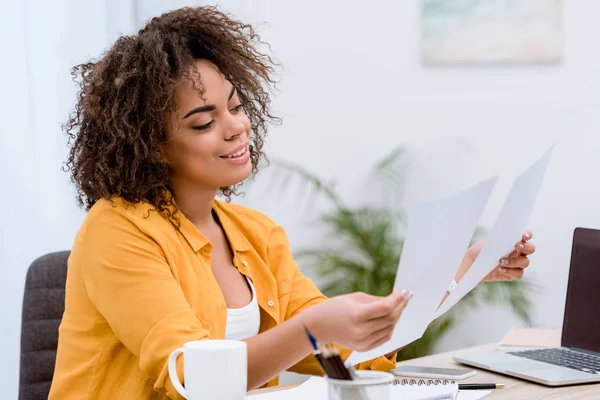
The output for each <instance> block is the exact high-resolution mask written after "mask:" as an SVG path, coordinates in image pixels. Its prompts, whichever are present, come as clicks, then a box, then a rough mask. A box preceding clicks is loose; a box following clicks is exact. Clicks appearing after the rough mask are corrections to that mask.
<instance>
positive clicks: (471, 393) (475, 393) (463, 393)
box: [457, 390, 492, 400]
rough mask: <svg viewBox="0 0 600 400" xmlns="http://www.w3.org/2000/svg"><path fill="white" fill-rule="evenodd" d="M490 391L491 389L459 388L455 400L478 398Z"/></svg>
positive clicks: (473, 399) (476, 399)
mask: <svg viewBox="0 0 600 400" xmlns="http://www.w3.org/2000/svg"><path fill="white" fill-rule="evenodd" d="M490 393H492V391H491V390H460V391H459V392H458V397H457V400H479V399H482V398H484V397H485V396H487V395H488V394H490Z"/></svg>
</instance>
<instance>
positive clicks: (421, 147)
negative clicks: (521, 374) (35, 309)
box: [0, 0, 600, 398]
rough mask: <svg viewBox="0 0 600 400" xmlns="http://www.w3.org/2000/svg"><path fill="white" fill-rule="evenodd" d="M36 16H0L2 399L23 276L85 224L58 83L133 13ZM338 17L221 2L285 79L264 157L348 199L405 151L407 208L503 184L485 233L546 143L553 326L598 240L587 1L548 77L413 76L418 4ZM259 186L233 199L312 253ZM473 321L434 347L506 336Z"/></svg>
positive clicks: (522, 72)
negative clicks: (584, 234) (579, 249)
mask: <svg viewBox="0 0 600 400" xmlns="http://www.w3.org/2000/svg"><path fill="white" fill-rule="evenodd" d="M46 3H47V2H43V1H30V2H20V1H18V0H15V1H8V2H3V3H2V6H0V7H1V8H0V9H1V10H2V15H3V16H6V18H3V24H0V29H1V31H0V33H1V35H0V37H1V38H2V39H1V40H2V48H3V49H4V57H3V61H4V62H3V63H1V64H0V65H1V66H0V70H1V71H2V74H0V77H1V78H0V79H2V88H3V94H2V97H1V98H0V99H1V100H0V105H1V107H0V110H2V111H0V112H1V113H2V124H1V125H0V165H1V169H0V174H1V175H0V179H1V180H2V182H3V183H4V185H3V188H4V189H3V191H2V194H3V196H1V197H0V209H1V210H3V211H4V218H3V224H2V228H1V229H0V232H1V233H0V265H1V268H2V274H3V275H2V276H3V277H5V279H3V280H2V282H1V283H0V285H1V289H0V296H1V297H0V315H2V317H3V325H4V329H3V330H2V331H1V332H0V343H1V347H0V349H1V350H0V354H1V355H2V358H1V359H0V385H1V386H2V387H3V389H4V394H5V396H6V397H7V398H15V397H16V392H17V381H18V354H19V335H20V312H21V311H20V307H21V301H22V287H23V283H24V277H25V273H26V269H27V266H28V265H29V263H30V262H31V261H32V260H33V259H34V258H36V257H37V256H39V255H41V254H44V253H46V252H49V251H54V250H60V249H65V248H68V247H69V246H70V245H71V243H72V240H73V236H74V234H75V232H76V231H77V229H78V226H79V223H80V221H81V219H82V217H83V214H82V213H81V212H79V211H77V208H76V207H75V205H74V202H73V193H72V187H71V186H69V185H68V182H67V177H66V176H65V175H66V174H64V173H62V172H60V171H59V168H60V163H61V161H62V160H64V155H65V150H64V147H63V146H64V143H65V140H64V135H63V134H62V133H61V131H60V129H59V125H60V123H61V122H63V121H64V120H65V118H66V113H67V111H68V109H69V106H70V104H72V102H73V97H72V96H73V95H74V91H73V88H72V86H70V84H69V79H70V78H69V76H68V70H69V67H70V66H71V65H73V64H75V63H77V62H81V61H84V60H85V59H86V57H89V56H93V55H97V54H99V52H100V51H101V50H102V49H103V48H105V46H106V45H107V44H108V43H110V42H111V41H112V40H114V38H115V37H116V35H117V32H118V31H125V32H127V31H128V29H127V28H125V27H126V26H127V25H128V24H129V23H130V22H129V21H130V20H131V19H130V17H129V16H128V15H129V14H128V13H133V11H132V9H131V8H128V7H127V6H123V3H122V2H118V1H116V0H110V1H107V2H106V3H102V2H85V4H81V2H76V1H74V0H62V1H59V2H53V4H52V5H50V4H49V3H48V4H46ZM165 3H167V2H158V1H151V0H139V2H138V6H137V8H136V10H137V11H136V12H137V15H138V17H139V20H140V21H141V20H145V19H147V18H149V17H151V16H153V15H157V14H158V13H160V12H162V11H164V10H165V9H166V8H171V6H172V7H177V6H181V5H184V4H190V3H189V2H184V1H181V0H177V1H171V2H169V3H168V4H167V5H165ZM349 3H350V2H340V1H338V2H331V1H329V2H327V1H314V0H305V1H302V2H282V1H267V0H255V1H253V2H252V3H251V6H250V5H249V3H248V2H242V1H239V2H238V1H235V0H229V1H227V2H224V3H222V4H223V5H224V6H225V7H228V8H229V9H230V10H231V11H234V12H235V13H236V14H238V15H241V16H244V17H245V18H247V19H248V20H249V21H251V22H257V21H266V22H268V25H267V24H265V25H263V26H262V31H263V32H264V34H263V38H264V39H265V40H267V41H269V42H270V43H271V45H272V47H273V49H274V50H275V52H276V54H277V57H278V58H279V59H280V61H282V62H283V64H284V66H285V71H284V72H283V80H282V83H281V85H280V93H279V95H278V97H277V99H276V107H277V110H278V111H279V113H280V114H282V115H284V117H285V122H284V124H283V125H282V126H281V127H279V128H278V129H277V130H276V131H275V132H273V133H272V134H271V136H270V138H269V145H268V147H267V150H268V152H269V154H271V155H272V156H273V157H277V158H283V159H289V160H292V161H295V162H299V163H301V164H303V165H305V166H306V167H308V168H310V169H312V170H314V171H316V172H318V173H320V174H321V175H322V176H325V177H331V178H332V179H335V180H337V181H338V182H339V184H340V186H341V189H342V190H343V191H344V192H345V193H346V194H347V195H348V197H350V196H355V195H356V194H357V193H360V182H361V180H362V178H363V177H364V174H365V170H366V169H367V168H368V167H369V166H371V165H372V163H373V162H374V161H375V160H377V159H379V158H380V157H381V156H382V155H383V154H384V153H386V152H387V150H388V149H389V148H391V147H392V146H395V145H397V144H403V143H405V144H408V145H410V146H411V148H412V149H414V151H415V167H414V170H413V173H412V174H411V175H410V181H409V185H408V189H409V191H408V197H407V202H408V203H409V204H410V203H413V202H415V201H418V200H421V199H427V198H432V197H436V196H441V195H445V194H448V193H451V192H454V191H457V190H460V189H463V188H465V187H467V186H468V185H469V184H471V183H473V182H475V181H477V180H479V179H483V178H485V177H488V176H490V175H492V174H496V173H500V174H501V175H502V177H503V178H502V179H503V180H502V181H501V182H500V185H499V187H498V190H497V192H496V193H495V194H494V197H493V199H492V202H491V203H490V206H489V209H488V210H486V212H485V216H484V221H483V222H484V225H486V226H488V227H490V226H491V224H492V223H493V221H494V218H495V216H496V215H497V213H498V211H499V208H500V206H501V204H502V201H503V197H504V196H505V195H506V192H507V190H508V185H509V184H510V182H511V179H512V178H514V176H515V174H516V173H518V172H519V171H520V170H521V169H522V168H524V167H525V166H527V165H528V164H529V163H530V162H531V161H533V160H534V159H535V158H536V157H538V156H539V155H540V154H541V152H542V151H543V150H544V149H545V148H546V147H547V146H548V145H549V144H550V143H554V142H556V143H557V148H556V151H555V154H554V158H553V160H552V164H551V166H550V169H549V171H548V175H547V178H546V181H545V184H544V186H543V188H542V190H541V192H540V195H539V200H538V202H537V205H536V208H535V211H534V214H533V216H532V218H531V223H530V226H531V227H532V228H533V229H534V231H535V234H536V244H537V245H538V248H539V250H538V252H537V253H536V255H535V256H534V257H533V265H532V267H531V270H530V271H529V275H530V276H532V277H534V278H535V279H536V280H537V281H538V282H539V283H540V284H541V285H542V286H543V291H542V292H541V293H539V294H538V295H536V300H537V307H536V311H535V321H536V323H537V324H538V325H540V326H559V325H560V324H561V321H562V312H563V302H564V292H565V285H566V280H565V278H566V274H567V269H568V262H569V256H570V240H571V234H572V230H573V228H574V227H575V226H579V225H582V226H589V227H596V228H597V227H600V213H599V212H597V210H596V205H597V204H600V189H599V186H598V185H596V181H597V174H596V171H599V170H600V158H599V157H598V156H597V154H598V151H599V150H600V136H599V135H597V132H598V130H599V128H600V113H599V112H598V110H599V109H600V52H599V50H598V49H600V25H599V24H597V23H596V21H595V19H596V16H597V15H600V2H598V1H595V0H578V1H565V3H566V4H565V16H566V18H565V24H566V48H565V61H564V62H563V63H562V64H561V65H558V66H553V67H533V66H530V67H511V68H493V67H490V68H446V69H444V68H424V67H422V66H421V65H420V62H419V48H418V41H419V1H417V0H411V1H401V2H388V1H383V0H379V1H371V2H369V3H368V7H367V6H365V3H358V4H356V5H351V4H349ZM118 7H121V9H119V11H118V12H114V10H115V9H116V8H118ZM111 10H113V11H111ZM111 12H114V14H111ZM110 15H112V17H110ZM90 16H93V17H90ZM117 17H118V18H117ZM138 23H139V21H138ZM128 28H131V27H128ZM28 49H29V50H28ZM7 55H9V56H7ZM57 55H58V56H57ZM6 60H10V61H9V62H7V61H6ZM64 88H67V89H64ZM264 185H265V183H264V182H261V181H259V182H258V183H257V186H256V188H255V189H254V190H253V191H252V193H250V194H249V195H248V196H246V197H245V198H242V199H240V200H239V201H241V202H244V203H246V204H249V205H251V206H253V207H256V208H258V209H261V210H263V211H266V212H268V213H269V215H271V216H272V217H273V218H274V219H275V220H277V221H279V222H281V223H282V224H283V225H284V226H285V227H286V228H287V229H288V234H289V236H290V240H291V243H292V245H293V246H295V247H296V246H299V245H304V244H310V243H312V242H313V241H314V231H312V230H310V229H309V228H310V225H311V224H310V221H308V220H307V219H306V218H305V215H303V214H301V213H298V212H294V211H293V210H292V209H291V208H290V207H291V206H293V205H295V204H297V203H295V202H294V201H293V199H292V198H291V196H288V197H286V198H284V199H283V201H282V200H281V196H279V194H278V193H273V192H269V191H268V190H265V187H264ZM261 188H262V190H261ZM492 312H493V313H492ZM478 315H479V316H481V315H482V314H478ZM478 315H470V316H467V317H466V318H465V323H463V324H462V325H461V327H460V328H459V330H458V331H457V334H456V335H454V337H452V338H449V339H448V340H447V341H446V343H444V344H443V345H442V348H448V347H456V346H463V345H468V344H474V343H483V342H489V341H491V340H497V339H499V338H500V337H501V336H502V334H503V333H504V331H506V330H507V329H508V328H509V327H511V326H513V325H514V324H516V323H517V321H515V319H514V318H512V317H511V316H510V315H509V314H507V313H506V312H503V311H501V310H491V311H490V313H487V314H486V315H487V316H488V319H487V320H486V323H485V324H483V323H481V319H478V318H477V317H478ZM490 320H491V321H490Z"/></svg>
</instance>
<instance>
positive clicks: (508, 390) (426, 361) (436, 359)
mask: <svg viewBox="0 0 600 400" xmlns="http://www.w3.org/2000/svg"><path fill="white" fill-rule="evenodd" d="M496 347H497V344H490V345H485V346H478V347H472V348H470V349H465V350H457V351H454V352H449V353H442V354H436V355H432V356H428V357H422V358H416V359H413V360H407V361H403V362H401V363H398V365H402V364H411V365H426V366H430V367H433V366H435V367H450V368H456V367H462V368H470V367H467V366H464V365H460V364H457V363H455V362H454V361H452V356H453V355H454V354H456V353H459V352H460V353H464V352H467V351H474V352H482V351H489V350H494V349H495V348H496ZM407 379H411V378H407ZM412 379H414V378H412ZM471 382H494V383H504V384H505V385H506V387H505V388H504V389H502V390H494V391H492V393H490V394H489V395H488V396H486V397H484V398H483V399H484V400H488V399H489V400H496V399H511V400H521V399H523V400H553V399H561V400H562V399H573V400H583V399H586V400H587V399H590V400H592V399H596V400H598V399H600V384H592V385H577V386H566V387H560V388H550V387H547V386H543V385H538V384H536V383H533V382H527V381H523V380H519V379H516V378H511V377H509V376H505V375H499V374H494V373H492V372H488V371H484V370H479V369H478V370H477V374H475V376H473V377H471V378H467V379H464V380H461V381H460V383H471ZM294 386H297V384H292V385H284V386H278V387H275V388H268V389H261V390H255V391H253V392H252V393H251V394H255V393H256V394H258V393H265V392H270V391H274V390H283V389H289V388H292V387H294ZM249 394H250V393H249Z"/></svg>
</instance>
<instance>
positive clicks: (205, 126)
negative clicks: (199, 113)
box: [194, 120, 215, 131]
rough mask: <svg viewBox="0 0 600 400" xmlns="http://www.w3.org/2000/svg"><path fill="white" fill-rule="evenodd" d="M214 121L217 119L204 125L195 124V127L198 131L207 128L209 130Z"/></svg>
mask: <svg viewBox="0 0 600 400" xmlns="http://www.w3.org/2000/svg"><path fill="white" fill-rule="evenodd" d="M213 122H215V121H214V120H212V121H210V122H208V123H206V124H204V125H198V126H195V127H194V129H195V130H197V131H205V130H207V129H208V128H210V127H211V126H212V124H213Z"/></svg>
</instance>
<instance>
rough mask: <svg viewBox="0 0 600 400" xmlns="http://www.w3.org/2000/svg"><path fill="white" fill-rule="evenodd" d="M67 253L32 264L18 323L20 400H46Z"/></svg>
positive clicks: (63, 295) (55, 254)
mask: <svg viewBox="0 0 600 400" xmlns="http://www.w3.org/2000/svg"><path fill="white" fill-rule="evenodd" d="M69 254H70V252H69V251H61V252H57V253H50V254H47V255H45V256H42V257H40V258H38V259H37V260H35V261H34V262H33V263H31V266H30V267H29V271H27V279H26V281H25V295H24V296H23V320H22V323H21V370H20V379H19V400H37V399H48V393H49V392H50V384H51V383H52V376H53V375H54V364H55V362H56V348H57V345H58V326H59V325H60V321H61V319H62V315H63V312H64V310H65V283H66V280H67V259H68V258H69Z"/></svg>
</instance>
